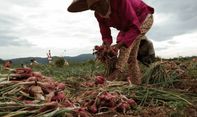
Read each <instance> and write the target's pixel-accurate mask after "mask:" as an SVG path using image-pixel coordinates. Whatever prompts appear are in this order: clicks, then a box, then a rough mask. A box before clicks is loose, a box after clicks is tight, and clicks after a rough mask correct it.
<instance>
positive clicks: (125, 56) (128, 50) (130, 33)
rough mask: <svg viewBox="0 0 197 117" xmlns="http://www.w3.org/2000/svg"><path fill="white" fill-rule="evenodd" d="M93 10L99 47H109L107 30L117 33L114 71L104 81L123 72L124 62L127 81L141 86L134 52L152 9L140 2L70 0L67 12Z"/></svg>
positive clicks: (124, 0)
mask: <svg viewBox="0 0 197 117" xmlns="http://www.w3.org/2000/svg"><path fill="white" fill-rule="evenodd" d="M88 9H90V10H93V11H95V17H96V19H97V20H98V23H99V27H100V33H101V35H102V40H103V45H105V46H110V45H111V44H112V36H111V30H110V27H114V28H116V29H117V30H119V31H120V32H119V34H118V36H117V44H116V46H115V47H116V48H117V49H120V51H119V56H118V61H117V63H116V68H115V70H114V71H113V72H112V73H111V75H110V76H109V78H108V80H114V79H116V78H117V77H118V75H119V74H121V73H122V72H123V71H124V68H125V65H126V64H127V63H128V64H129V65H128V66H129V69H130V71H129V72H130V73H129V75H130V78H131V82H132V83H133V84H140V83H141V72H140V68H139V65H138V61H137V53H138V49H139V44H140V41H141V37H143V36H144V35H145V34H146V33H147V31H148V30H149V29H150V28H151V26H152V24H153V16H152V14H153V13H154V9H153V8H151V7H150V6H148V5H147V4H145V3H144V2H143V1H141V0H74V1H73V3H72V4H71V5H70V6H69V8H68V11H70V12H80V11H84V10H88Z"/></svg>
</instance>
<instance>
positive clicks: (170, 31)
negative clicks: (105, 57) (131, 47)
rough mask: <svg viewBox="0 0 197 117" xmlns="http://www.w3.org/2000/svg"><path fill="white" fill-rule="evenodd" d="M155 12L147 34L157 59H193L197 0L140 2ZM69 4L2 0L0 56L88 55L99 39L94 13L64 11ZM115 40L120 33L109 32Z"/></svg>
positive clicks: (64, 0)
mask: <svg viewBox="0 0 197 117" xmlns="http://www.w3.org/2000/svg"><path fill="white" fill-rule="evenodd" d="M144 1H145V2H146V3H148V4H149V5H150V6H152V7H154V8H155V14H154V26H153V28H152V29H151V31H150V32H149V33H148V34H147V35H148V38H149V39H151V40H152V41H153V42H154V46H155V49H156V55H157V56H161V57H166V58H167V57H177V56H192V55H197V23H196V21H197V12H196V11H197V7H196V4H197V1H196V0H144ZM71 2H72V0H0V58H3V59H10V58H18V57H28V56H41V57H46V53H47V51H48V50H49V49H50V50H51V51H52V55H55V56H64V55H66V56H75V55H79V54H84V53H92V49H93V47H94V46H95V45H100V44H101V43H102V41H101V35H100V33H99V27H98V23H97V21H96V19H95V17H94V15H93V12H92V11H85V12H81V13H69V12H67V7H68V5H69V4H70V3H71ZM112 33H113V37H114V42H116V35H117V33H118V31H117V30H116V29H112Z"/></svg>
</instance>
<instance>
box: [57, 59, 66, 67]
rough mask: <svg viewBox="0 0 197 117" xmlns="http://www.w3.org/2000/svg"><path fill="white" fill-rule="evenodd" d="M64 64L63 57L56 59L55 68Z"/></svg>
mask: <svg viewBox="0 0 197 117" xmlns="http://www.w3.org/2000/svg"><path fill="white" fill-rule="evenodd" d="M64 63H65V60H64V58H63V57H60V58H57V59H56V60H55V66H57V67H63V66H64Z"/></svg>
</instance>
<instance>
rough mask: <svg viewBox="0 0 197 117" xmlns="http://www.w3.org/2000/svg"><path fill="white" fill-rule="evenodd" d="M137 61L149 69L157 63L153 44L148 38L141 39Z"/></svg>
mask: <svg viewBox="0 0 197 117" xmlns="http://www.w3.org/2000/svg"><path fill="white" fill-rule="evenodd" d="M137 59H138V60H139V61H140V62H141V63H142V64H144V65H146V66H147V67H148V66H149V65H150V64H151V63H153V62H154V61H155V50H154V46H153V43H152V42H151V41H150V40H148V38H147V37H146V36H143V37H142V38H141V41H140V46H139V50H138V56H137Z"/></svg>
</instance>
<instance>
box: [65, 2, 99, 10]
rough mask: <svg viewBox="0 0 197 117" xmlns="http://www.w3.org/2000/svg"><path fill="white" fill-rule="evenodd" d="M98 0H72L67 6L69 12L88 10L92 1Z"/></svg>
mask: <svg viewBox="0 0 197 117" xmlns="http://www.w3.org/2000/svg"><path fill="white" fill-rule="evenodd" d="M98 1H99V0H73V2H72V3H71V5H70V6H69V7H68V11H69V12H81V11H85V10H88V9H89V8H90V7H91V6H92V5H93V4H94V3H96V2H98Z"/></svg>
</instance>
